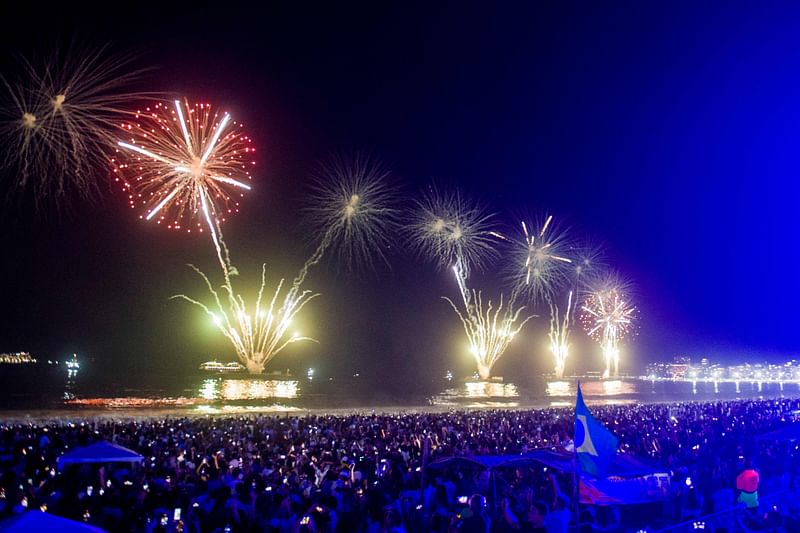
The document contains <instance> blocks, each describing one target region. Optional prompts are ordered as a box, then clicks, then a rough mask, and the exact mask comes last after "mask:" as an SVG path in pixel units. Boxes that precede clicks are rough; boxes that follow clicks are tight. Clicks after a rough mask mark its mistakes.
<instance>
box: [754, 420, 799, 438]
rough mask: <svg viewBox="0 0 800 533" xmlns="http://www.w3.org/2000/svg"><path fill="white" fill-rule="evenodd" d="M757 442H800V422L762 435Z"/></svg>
mask: <svg viewBox="0 0 800 533" xmlns="http://www.w3.org/2000/svg"><path fill="white" fill-rule="evenodd" d="M756 440H800V422H795V423H794V424H789V425H788V426H783V427H782V428H778V429H775V430H773V431H768V432H767V433H762V434H761V435H758V436H757V437H756Z"/></svg>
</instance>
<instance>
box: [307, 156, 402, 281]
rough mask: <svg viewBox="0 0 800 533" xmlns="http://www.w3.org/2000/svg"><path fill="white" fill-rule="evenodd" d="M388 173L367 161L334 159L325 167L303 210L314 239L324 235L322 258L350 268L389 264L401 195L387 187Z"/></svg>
mask: <svg viewBox="0 0 800 533" xmlns="http://www.w3.org/2000/svg"><path fill="white" fill-rule="evenodd" d="M389 177H390V172H389V170H388V169H387V168H386V167H384V166H383V165H382V164H381V163H380V162H379V161H377V160H375V159H373V158H370V157H368V156H364V155H355V156H353V157H351V158H345V157H342V156H340V157H335V158H333V159H331V160H330V161H329V162H328V163H327V164H324V165H322V166H321V170H320V172H319V173H318V175H317V178H316V180H315V183H314V185H313V188H312V190H311V192H310V194H309V202H308V204H309V207H307V208H305V209H304V212H305V215H306V219H307V225H308V226H309V228H310V230H311V231H310V233H311V234H312V235H322V236H323V237H322V239H321V240H320V242H319V244H318V246H319V249H318V252H319V253H318V254H315V256H316V255H319V258H321V257H322V254H323V253H325V251H326V250H330V252H331V253H333V254H335V255H337V256H338V258H339V261H340V262H341V263H342V264H344V265H346V266H347V267H348V268H350V269H351V270H352V269H355V270H360V269H362V268H364V267H372V266H374V262H375V259H379V260H381V261H383V262H385V263H388V260H387V258H386V254H385V252H384V251H385V250H387V249H388V248H390V247H392V246H393V245H394V244H395V242H394V240H393V239H392V238H391V237H390V235H391V234H392V233H394V232H395V231H394V230H395V228H396V227H397V225H398V224H397V218H398V214H399V212H398V210H397V209H395V208H394V207H393V205H395V203H396V202H397V200H398V197H399V194H398V191H397V190H396V189H395V188H394V187H393V186H391V185H390V184H389V183H388V180H389Z"/></svg>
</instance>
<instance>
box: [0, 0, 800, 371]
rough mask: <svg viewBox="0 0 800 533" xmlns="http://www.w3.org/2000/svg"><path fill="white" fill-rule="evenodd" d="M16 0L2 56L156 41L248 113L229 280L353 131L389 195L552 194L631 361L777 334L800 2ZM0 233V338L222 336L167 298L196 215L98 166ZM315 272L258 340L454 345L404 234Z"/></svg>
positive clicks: (776, 347) (218, 350)
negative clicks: (624, 291)
mask: <svg viewBox="0 0 800 533" xmlns="http://www.w3.org/2000/svg"><path fill="white" fill-rule="evenodd" d="M8 4H10V3H9V2H6V3H4V4H3V6H2V7H0V47H1V50H2V63H1V64H2V65H3V68H4V69H5V70H6V71H7V72H9V73H11V72H12V71H13V66H12V65H13V56H14V54H15V53H23V54H26V55H29V54H32V53H37V54H40V55H41V54H44V55H46V54H48V53H49V50H50V49H51V48H52V46H53V45H55V44H60V43H63V42H66V41H69V40H71V39H77V40H79V41H81V42H84V43H90V44H103V43H105V42H111V43H112V49H113V50H114V51H116V52H118V53H123V52H128V51H133V52H135V53H137V54H138V56H139V60H138V61H139V63H140V64H142V65H145V66H153V67H155V70H154V71H153V72H152V73H151V74H150V75H149V76H148V77H147V78H146V84H145V85H146V88H148V89H152V90H156V91H167V92H171V93H176V94H180V95H184V96H186V97H188V98H190V99H195V98H202V99H204V100H207V101H210V102H212V103H214V104H216V105H219V106H221V107H223V108H225V109H227V110H229V111H230V112H231V113H232V114H233V115H234V117H235V118H236V119H237V120H239V121H241V122H243V123H244V124H245V126H246V128H247V131H248V132H249V133H250V135H251V136H252V137H253V139H254V142H255V143H256V145H257V147H258V149H259V152H258V167H257V172H256V173H255V175H254V190H253V191H252V192H251V193H249V194H248V195H247V197H246V198H245V199H244V201H243V202H242V209H241V212H240V213H239V215H238V216H237V217H236V218H235V219H234V220H232V221H230V222H229V223H228V224H226V225H225V227H224V231H225V236H226V240H227V242H228V243H229V245H230V247H231V250H232V254H233V260H234V263H235V264H237V265H238V266H239V270H240V271H241V272H242V278H241V280H240V281H239V283H242V284H243V286H244V285H246V284H247V283H248V282H250V281H252V282H254V281H255V280H256V278H257V275H258V269H259V265H260V263H261V262H262V261H266V262H267V263H268V267H269V272H270V274H272V275H276V276H278V275H280V276H291V275H293V273H294V272H295V271H296V269H297V268H298V267H299V265H300V264H301V263H302V261H303V260H304V258H305V257H307V256H308V254H309V253H310V250H309V249H308V248H307V247H304V246H303V243H304V242H305V239H304V236H303V235H302V231H301V230H300V229H299V228H298V222H299V220H300V219H299V217H300V214H299V212H298V211H299V209H301V208H302V207H303V205H304V204H303V200H304V194H305V191H306V190H307V185H308V176H309V174H310V171H311V170H312V169H313V168H314V166H315V164H316V162H317V161H319V160H320V159H324V158H325V157H327V156H328V155H329V154H330V153H332V152H335V151H342V150H344V151H347V150H351V149H353V148H359V149H362V150H367V151H369V152H371V153H372V154H374V155H376V156H378V157H380V158H381V159H382V160H383V161H384V162H385V163H386V165H387V166H389V167H390V168H391V169H392V171H393V175H394V178H395V180H396V182H397V183H398V184H400V185H402V186H403V187H404V190H405V191H406V193H407V194H408V196H409V197H413V195H415V194H418V192H419V191H420V190H421V188H422V187H424V186H425V185H426V184H428V183H430V182H431V181H432V180H435V181H436V183H437V184H438V185H440V186H442V187H445V188H447V187H454V186H457V187H460V188H461V189H462V190H463V191H464V192H466V193H468V194H469V195H471V196H473V197H475V198H476V199H479V200H481V201H483V202H485V203H486V204H487V205H488V206H490V207H491V209H492V210H493V211H495V212H497V213H498V215H499V219H501V220H506V221H508V222H512V221H513V220H514V218H513V216H512V215H514V214H518V213H521V212H534V213H540V212H543V211H548V212H550V213H553V214H554V215H555V216H556V217H558V218H559V219H560V220H561V221H562V222H563V223H564V224H565V225H567V226H569V227H570V228H571V230H572V233H573V235H575V236H586V237H589V238H591V239H593V240H595V241H598V242H602V243H603V244H604V245H605V246H606V249H607V250H608V261H609V263H610V264H611V265H612V266H613V267H615V268H616V269H618V270H619V271H620V272H622V273H623V274H624V275H625V276H627V277H628V278H630V279H631V280H632V282H633V283H634V285H635V287H636V298H637V303H638V306H639V308H640V316H641V320H640V323H639V335H638V337H637V338H636V339H634V340H633V341H632V342H631V343H630V344H629V345H628V346H627V347H626V348H625V350H626V353H627V354H628V356H627V357H628V359H633V358H635V359H636V360H637V361H640V362H645V361H651V360H658V359H666V358H671V357H673V356H675V355H680V354H689V355H693V356H695V357H699V356H709V357H712V358H713V359H717V360H722V359H728V360H732V361H733V360H735V361H742V360H745V359H749V360H753V361H757V360H763V359H764V358H771V359H774V360H781V359H787V358H790V357H792V356H796V354H797V350H798V348H799V347H800V339H799V338H798V334H797V333H796V332H797V331H798V326H797V324H796V316H797V315H796V312H795V309H794V306H793V304H794V302H795V301H796V299H797V295H798V290H800V282H799V281H798V277H797V275H796V270H797V258H798V252H797V241H798V229H800V222H798V219H799V218H798V210H797V208H796V206H797V199H798V194H797V193H798V187H797V185H796V184H797V175H798V170H800V169H799V168H798V167H799V166H800V164H799V163H800V157H799V156H798V154H800V151H798V147H799V144H798V131H800V33H799V32H798V31H797V29H798V28H800V6H797V5H796V4H795V5H790V4H788V3H786V4H780V3H771V2H759V3H754V2H746V3H731V2H725V3H724V4H722V3H720V4H717V5H715V4H714V3H713V2H711V3H707V2H702V3H700V2H663V3H657V2H577V3H576V2H506V3H502V4H503V6H502V7H499V6H496V5H492V4H491V3H482V4H478V3H470V2H441V3H436V2H426V3H418V4H417V3H407V2H395V3H388V2H369V3H364V4H356V3H344V2H336V3H333V2H328V3H322V2H320V3H312V2H307V3H305V2H286V3H283V4H279V5H274V6H270V5H267V4H266V3H265V5H264V6H261V7H253V6H248V7H244V6H241V5H237V3H236V2H213V3H205V2H192V3H182V4H170V3H167V2H164V3H157V4H152V5H150V4H147V3H142V2H135V3H129V2H115V3H109V4H108V5H107V7H105V8H102V9H91V10H90V9H89V8H82V7H74V6H70V8H69V9H67V10H66V11H63V12H58V13H54V12H51V11H49V10H48V9H46V8H45V7H43V6H37V5H34V4H32V5H30V6H27V7H19V6H17V7H11V6H9V5H8ZM43 10H44V13H42V11H43ZM100 174H101V175H100V176H99V177H98V179H101V180H105V179H106V176H105V175H102V172H100ZM2 177H3V179H4V180H7V179H8V176H7V175H6V176H2ZM0 250H2V252H0V254H1V255H2V257H3V259H2V261H0V275H2V280H3V283H2V285H0V303H1V304H2V310H1V311H0V351H16V350H30V351H32V352H34V353H36V354H37V355H41V356H43V357H57V356H63V355H64V354H66V353H70V352H73V351H76V352H78V353H79V354H83V355H85V356H87V357H93V358H95V360H96V361H97V362H98V364H101V365H107V366H108V368H110V369H113V370H115V371H123V370H126V371H129V370H140V371H175V370H177V369H184V368H188V367H194V366H196V365H197V363H199V362H200V361H203V360H206V359H209V358H210V357H211V356H212V355H229V356H230V355H232V352H231V350H230V349H229V348H228V345H227V344H226V342H225V341H224V340H223V339H222V338H221V337H220V336H219V335H218V334H216V333H215V331H214V330H213V329H212V327H211V326H210V325H209V324H208V321H207V320H206V319H205V317H204V315H203V314H202V313H201V312H200V311H199V310H198V309H196V308H193V307H191V306H189V305H188V304H185V303H182V302H176V301H170V300H168V297H169V296H170V295H172V294H175V293H176V292H187V293H190V294H193V295H197V296H201V295H203V294H204V293H203V286H202V284H201V282H200V280H199V279H197V278H196V277H195V276H194V274H193V273H192V272H191V271H190V270H189V269H188V268H187V267H186V266H185V265H186V263H189V262H192V263H196V264H197V265H199V266H201V267H203V268H204V269H206V270H208V271H209V272H214V270H213V269H214V256H213V252H212V249H211V247H210V244H209V242H208V240H207V239H206V238H204V237H201V236H197V235H186V234H182V233H174V232H169V231H167V230H165V229H163V228H157V227H153V226H150V225H148V224H146V223H144V222H142V221H140V220H139V218H138V216H137V213H135V212H133V211H131V210H130V209H129V208H128V207H127V205H126V203H125V198H124V196H123V195H122V194H121V193H120V191H118V190H115V189H113V188H111V189H109V191H108V193H107V194H105V195H104V197H103V199H102V200H101V201H99V202H96V203H93V204H87V203H81V202H80V201H75V202H73V204H72V210H71V212H70V213H68V214H60V215H58V214H56V213H55V212H54V211H51V212H49V213H48V212H45V213H39V214H35V213H33V212H31V211H29V210H27V209H20V208H4V212H3V215H2V227H1V228H0ZM492 278H493V275H492V273H491V272H489V273H487V274H486V275H485V276H484V277H483V278H476V280H475V283H476V285H481V284H486V285H492V284H493V281H492ZM308 285H309V287H310V288H314V289H318V290H319V291H320V292H322V293H323V295H322V297H320V299H319V300H317V301H315V302H314V303H313V304H311V305H310V306H309V307H308V308H307V312H306V313H304V318H303V319H302V322H303V323H304V326H303V331H304V332H307V333H309V334H312V335H314V336H316V337H317V338H318V339H319V340H320V345H303V346H297V345H296V346H295V347H292V348H290V349H289V350H287V351H286V352H285V353H284V354H283V355H282V356H280V357H281V359H280V360H279V361H277V362H276V364H277V366H296V367H305V366H318V367H324V368H326V369H328V370H329V371H333V372H350V371H351V370H353V369H357V370H360V371H362V372H364V373H372V374H373V375H383V376H386V375H392V374H395V373H403V374H404V375H412V376H413V375H415V374H416V373H418V372H425V370H424V367H425V366H429V367H431V368H432V369H434V370H435V371H436V372H439V371H442V370H443V369H445V368H453V369H456V370H458V371H460V372H462V373H463V372H466V371H467V370H468V369H469V368H470V359H469V357H468V355H467V354H466V353H464V351H463V347H462V345H463V340H461V338H460V337H458V336H457V334H458V332H459V331H460V330H459V327H460V326H459V324H458V322H457V320H456V317H455V316H454V315H453V314H452V311H451V310H450V309H449V308H448V307H447V304H446V303H445V302H443V301H442V300H441V299H440V298H439V296H440V295H451V296H452V295H455V286H454V282H453V280H452V277H451V276H450V275H448V274H446V273H442V272H437V271H436V270H435V269H434V268H433V267H432V265H430V264H429V263H426V262H424V261H420V260H419V259H415V258H413V257H407V256H403V255H398V256H394V257H393V258H392V267H391V269H387V268H382V269H378V271H377V272H376V273H374V274H372V275H370V276H367V277H366V278H362V279H357V278H355V279H354V278H352V277H351V276H348V275H346V274H345V273H343V272H342V271H341V270H339V269H337V267H336V265H335V264H333V263H331V262H326V263H324V265H322V267H321V268H319V269H317V270H315V271H314V272H313V273H312V275H311V276H310V278H309V281H308ZM541 311H544V310H541ZM545 322H546V320H545V319H543V318H540V319H538V320H536V322H535V324H533V325H532V326H531V327H528V328H527V329H526V331H525V333H524V334H523V335H521V336H520V337H519V338H518V339H517V340H516V341H515V344H514V345H513V346H512V349H511V350H510V351H509V352H508V354H507V356H506V358H505V360H504V361H502V362H501V363H500V368H499V371H500V373H501V374H502V373H506V374H511V373H513V372H528V373H534V372H540V371H542V370H544V369H546V368H547V367H548V366H549V359H548V358H547V356H546V353H544V349H543V346H544V342H545V341H544V337H543V334H544V331H543V330H542V327H544V325H545ZM575 341H576V343H577V344H578V348H576V352H579V353H576V355H575V359H574V360H573V363H574V364H575V366H576V367H578V368H584V369H599V368H600V357H599V354H598V353H597V349H596V347H595V346H594V345H592V344H590V343H587V342H586V341H585V336H584V335H583V333H577V335H576V339H575Z"/></svg>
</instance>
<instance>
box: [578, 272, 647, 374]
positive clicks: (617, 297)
mask: <svg viewBox="0 0 800 533" xmlns="http://www.w3.org/2000/svg"><path fill="white" fill-rule="evenodd" d="M582 310H583V313H582V315H581V320H582V322H583V324H584V328H585V329H586V332H587V333H588V334H589V336H590V337H592V338H594V339H595V340H596V341H598V342H599V343H600V347H601V350H602V352H603V359H604V360H605V364H606V368H605V371H604V372H603V377H609V376H610V375H612V365H613V367H614V369H613V375H614V376H617V375H619V355H620V351H619V343H620V342H621V341H622V340H623V339H624V338H625V336H626V335H627V334H628V333H629V332H630V330H631V327H632V324H633V320H634V318H635V313H636V307H634V306H632V305H631V304H630V302H629V301H628V300H627V297H626V296H625V295H624V293H623V290H622V287H621V286H618V285H614V284H610V283H609V284H606V286H605V287H602V288H600V289H598V290H597V291H595V292H593V293H592V294H591V295H590V296H589V298H588V299H587V300H586V302H585V303H584V305H583V307H582Z"/></svg>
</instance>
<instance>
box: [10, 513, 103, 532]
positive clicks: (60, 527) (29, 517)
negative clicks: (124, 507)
mask: <svg viewBox="0 0 800 533" xmlns="http://www.w3.org/2000/svg"><path fill="white" fill-rule="evenodd" d="M0 531H3V532H9V533H17V532H19V533H32V532H39V531H41V532H45V531H48V532H49V531H58V532H59V533H104V532H105V530H104V529H100V528H98V527H94V526H90V525H89V524H84V523H81V522H75V521H74V520H68V519H66V518H61V517H60V516H56V515H53V514H50V513H43V512H41V511H28V512H27V513H23V514H21V515H19V516H15V517H14V518H9V519H8V520H4V521H2V522H0Z"/></svg>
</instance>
